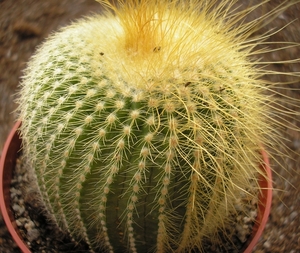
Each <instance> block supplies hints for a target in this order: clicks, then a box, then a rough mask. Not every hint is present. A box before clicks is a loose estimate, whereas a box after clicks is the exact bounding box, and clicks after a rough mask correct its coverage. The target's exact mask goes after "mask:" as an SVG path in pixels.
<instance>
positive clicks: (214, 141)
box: [19, 0, 271, 252]
mask: <svg viewBox="0 0 300 253" xmlns="http://www.w3.org/2000/svg"><path fill="white" fill-rule="evenodd" d="M102 2H105V3H104V4H106V6H109V7H110V8H111V9H113V12H114V13H113V14H110V13H109V12H107V14H106V15H98V16H94V17H90V18H86V19H84V20H81V21H79V22H77V23H74V24H72V25H71V26H69V27H66V28H63V29H62V30H61V31H59V32H57V33H55V34H53V35H52V36H51V37H50V38H49V39H48V40H47V41H46V42H45V43H44V44H43V45H42V46H41V47H40V48H39V49H38V50H37V53H36V54H35V55H34V56H33V57H32V59H31V61H30V62H29V65H28V68H27V69H26V71H25V75H24V78H23V81H22V89H21V92H20V99H19V103H20V105H19V110H20V119H21V120H22V127H21V133H22V138H23V144H24V147H23V149H24V154H25V156H26V158H27V160H28V161H29V162H30V164H31V167H32V168H34V170H35V174H36V178H37V182H38V185H39V188H40V192H41V195H42V198H43V201H44V202H45V205H46V207H47V209H48V210H49V213H50V214H51V216H52V218H53V219H54V220H55V221H56V222H57V224H58V225H59V226H60V227H61V228H62V229H63V230H65V231H69V232H70V234H71V236H72V237H73V238H74V239H76V240H85V241H86V242H87V243H88V244H89V245H90V247H91V249H92V250H94V251H100V252H102V251H103V252H127V251H128V252H154V251H155V252H189V251H191V250H200V251H201V249H202V241H203V239H204V238H207V237H210V236H214V235H215V234H216V231H217V230H218V229H224V227H225V226H226V224H227V222H228V221H229V220H230V218H229V214H230V213H231V212H235V211H234V207H235V204H234V203H235V202H234V201H235V199H236V198H238V197H237V196H239V195H240V194H241V193H243V194H252V193H251V192H249V188H253V187H258V186H257V185H258V184H257V177H258V174H259V173H261V172H260V168H259V166H258V164H259V163H261V162H262V159H261V157H260V149H261V146H262V145H264V144H266V141H267V140H268V137H269V134H271V133H270V127H269V124H268V120H269V116H268V106H267V103H268V101H269V97H268V96H266V95H265V94H264V91H265V90H266V89H267V88H266V87H265V86H264V83H263V82H262V81H260V80H258V77H259V76H260V74H261V72H260V71H259V70H257V69H255V68H254V63H253V62H252V61H251V60H250V59H249V56H250V55H251V52H252V51H251V50H252V47H253V43H255V41H254V42H253V40H252V41H251V40H249V42H247V36H248V35H249V34H250V33H249V30H250V29H251V27H254V26H253V25H251V23H249V24H245V25H240V26H238V25H236V26H235V23H236V22H237V21H238V19H239V17H241V16H242V14H239V15H237V14H236V15H233V14H228V13H230V12H229V8H230V7H231V4H230V3H232V1H228V2H226V3H227V4H228V5H229V6H226V5H225V4H221V5H216V6H215V7H213V5H209V4H206V1H203V2H201V3H196V2H197V1H190V5H189V6H186V5H184V3H183V1H172V2H170V1H143V0H141V1H133V0H132V1H127V3H123V1H119V4H120V7H115V6H113V5H110V4H109V3H108V1H102ZM212 2H213V3H214V4H216V1H212ZM233 2H234V1H233ZM214 8H215V9H214ZM249 11H250V10H249ZM227 14H228V16H226V15H227ZM244 14H245V12H244V13H243V15H244ZM240 208H243V206H242V207H240Z"/></svg>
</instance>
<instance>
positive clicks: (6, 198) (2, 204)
mask: <svg viewBox="0 0 300 253" xmlns="http://www.w3.org/2000/svg"><path fill="white" fill-rule="evenodd" d="M20 125H21V122H20V121H17V122H16V123H15V125H14V126H13V128H12V130H11V132H10V133H9V135H8V138H7V139H6V142H5V144H4V147H3V151H2V155H1V159H0V210H1V213H2V216H3V219H4V222H5V224H6V226H7V229H8V231H9V232H10V234H11V236H12V237H13V240H14V241H15V242H16V244H17V245H18V247H19V248H20V249H21V251H22V252H23V253H31V251H30V250H29V248H28V246H27V245H26V243H25V242H24V241H23V239H21V238H22V236H21V235H20V233H19V230H18V227H17V225H16V221H15V218H14V215H13V212H12V210H11V208H10V192H9V187H10V181H11V178H12V170H11V171H9V173H7V170H5V169H4V168H5V167H10V168H13V167H14V166H15V158H16V155H17V154H18V152H19V151H20V149H21V145H22V140H21V137H20V135H19V133H18V129H19V127H20ZM261 153H262V159H263V162H264V164H262V165H261V168H262V169H264V171H265V176H263V175H262V176H261V179H260V181H259V185H260V187H261V194H260V197H259V200H260V201H259V203H258V216H257V218H256V222H255V224H254V227H253V232H252V235H251V236H250V238H249V239H248V241H249V243H248V244H246V245H245V246H244V248H243V249H242V252H244V253H251V252H252V250H253V248H254V247H255V245H256V244H257V242H258V240H259V238H260V237H261V235H262V232H263V230H264V228H265V226H266V224H267V221H268V217H269V214H270V210H271V204H272V189H273V187H272V171H271V167H270V163H269V158H268V155H267V153H266V151H265V150H264V149H263V148H262V151H261ZM4 172H6V173H5V174H4Z"/></svg>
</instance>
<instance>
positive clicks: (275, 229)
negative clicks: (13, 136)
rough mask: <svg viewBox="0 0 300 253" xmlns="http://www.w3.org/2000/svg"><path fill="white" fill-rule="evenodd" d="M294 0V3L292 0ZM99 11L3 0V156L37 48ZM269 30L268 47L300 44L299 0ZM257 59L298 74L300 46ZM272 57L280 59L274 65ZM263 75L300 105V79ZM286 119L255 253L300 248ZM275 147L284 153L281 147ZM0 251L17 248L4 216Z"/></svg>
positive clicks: (42, 0) (293, 146)
mask: <svg viewBox="0 0 300 253" xmlns="http://www.w3.org/2000/svg"><path fill="white" fill-rule="evenodd" d="M260 2H261V1H258V0H239V1H237V6H240V8H246V7H248V6H252V5H254V4H257V3H260ZM282 2H283V1H281V0H271V1H270V2H269V3H267V4H265V5H263V7H260V8H258V9H256V10H255V11H254V12H253V13H251V14H250V15H248V16H247V20H254V19H259V18H260V17H261V16H262V15H263V14H264V13H267V12H268V11H270V10H272V9H273V8H274V7H275V6H277V5H278V4H280V3H282ZM292 2H296V1H295V0H290V1H289V3H292ZM99 12H101V6H100V5H99V3H97V2H96V1H94V0H13V1H12V0H0V155H1V152H2V148H3V144H4V141H5V139H6V137H7V135H8V133H9V130H10V128H11V127H12V125H13V124H14V122H15V120H16V113H15V112H14V110H15V108H16V103H15V99H16V97H17V96H16V93H17V92H18V84H19V81H20V78H21V76H22V70H23V69H24V67H25V66H26V62H27V61H28V59H29V58H30V56H31V55H32V54H33V53H34V51H35V49H36V47H37V46H38V45H39V44H40V43H41V42H42V41H43V40H44V39H45V38H46V37H47V36H48V35H49V34H51V33H52V32H54V31H55V30H57V29H59V28H60V27H63V26H66V25H68V24H70V23H71V22H72V21H74V20H76V19H78V18H80V17H82V16H86V15H88V14H92V13H99ZM281 28H282V29H281ZM270 30H273V31H278V32H277V33H275V34H274V35H272V36H271V37H270V38H269V39H268V40H267V41H269V42H272V43H271V44H270V45H268V47H269V48H273V49H276V48H280V47H283V46H285V45H284V44H282V43H279V42H295V43H300V3H297V4H296V5H293V6H292V7H289V8H288V9H287V10H285V11H282V12H280V13H279V15H278V16H277V18H276V19H274V20H272V22H270V23H266V24H265V25H263V27H262V28H261V29H260V30H259V31H257V32H256V33H255V34H254V35H259V34H264V33H266V32H268V31H270ZM274 42H278V43H274ZM99 43H101V42H99ZM261 47H265V45H264V46H263V45H261ZM258 48H259V47H258ZM256 57H261V60H262V61H264V62H270V63H269V64H268V67H267V68H269V69H272V70H276V71H280V72H285V73H287V72H298V73H300V62H298V63H291V62H288V61H289V60H291V59H295V58H300V46H298V47H290V48H287V49H282V50H280V51H273V52H270V53H266V54H263V55H259V56H256ZM273 61H282V62H281V63H280V64H273V63H272V62H273ZM298 76H299V74H298ZM264 78H266V79H267V80H268V81H270V82H283V83H291V84H286V85H284V87H285V89H279V90H278V92H280V94H279V95H278V96H279V97H282V98H283V97H285V96H288V97H290V98H293V99H295V100H296V101H298V105H299V104H300V77H295V76H291V75H276V76H274V75H269V76H266V77H264ZM286 101H287V103H286V104H285V106H288V107H289V109H291V110H297V111H299V108H297V107H296V106H294V107H293V106H292V105H289V103H288V100H286ZM290 101H291V100H290ZM287 120H288V122H284V125H285V126H284V127H283V132H282V137H283V138H284V139H285V144H286V145H287V146H288V147H289V148H290V151H289V156H290V157H287V156H282V157H280V158H278V159H279V162H280V164H281V165H282V166H279V165H274V166H273V170H274V172H275V173H274V174H275V175H274V187H275V190H274V193H273V204H272V211H271V215H270V218H269V221H268V224H267V228H266V230H265V231H264V233H263V236H262V238H261V240H260V241H259V243H258V245H257V247H256V249H255V251H254V252H255V253H264V252H265V253H271V252H272V253H277V252H278V253H279V252H280V253H299V252H300V133H299V131H296V130H292V128H293V127H294V128H295V127H298V128H299V127H300V125H299V122H300V117H299V116H298V118H297V117H293V118H288V117H287ZM274 148H275V149H278V150H282V152H286V151H285V150H284V148H283V147H274ZM0 252H12V253H13V252H19V251H18V249H17V248H16V246H15V245H14V243H13V242H12V240H11V238H10V235H9V234H8V232H7V230H6V228H5V225H4V224H3V221H2V218H1V216H0Z"/></svg>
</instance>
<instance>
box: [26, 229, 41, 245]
mask: <svg viewBox="0 0 300 253" xmlns="http://www.w3.org/2000/svg"><path fill="white" fill-rule="evenodd" d="M39 236H40V232H39V231H38V230H37V229H36V228H33V229H29V230H28V231H27V239H28V240H29V241H30V242H32V241H34V240H36V239H38V238H39Z"/></svg>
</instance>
